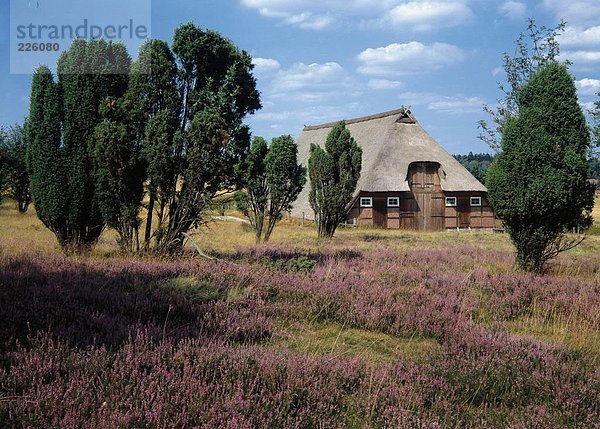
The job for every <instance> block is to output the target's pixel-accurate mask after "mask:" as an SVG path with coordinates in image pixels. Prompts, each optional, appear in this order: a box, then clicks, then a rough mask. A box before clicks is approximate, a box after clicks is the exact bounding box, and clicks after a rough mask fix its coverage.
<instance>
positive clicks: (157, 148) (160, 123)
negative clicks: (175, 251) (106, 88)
mask: <svg viewBox="0 0 600 429" xmlns="http://www.w3.org/2000/svg"><path fill="white" fill-rule="evenodd" d="M177 73H178V70H177V64H176V62H175V57H174V54H173V52H172V51H171V48H170V47H169V45H168V44H167V43H166V42H164V41H162V40H149V41H147V42H145V43H144V44H143V45H142V47H141V48H140V53H139V56H138V59H137V60H136V61H135V62H134V63H133V65H132V68H131V77H130V80H129V86H128V89H127V93H126V94H125V97H124V100H123V107H124V110H126V111H127V112H128V113H129V121H130V123H131V125H132V126H133V132H134V136H133V138H134V140H135V141H136V143H137V144H138V145H141V147H142V155H143V158H144V161H145V163H146V165H147V191H148V196H149V202H148V206H147V211H146V229H145V233H144V241H145V246H146V248H147V247H148V246H149V245H150V240H151V238H152V224H153V221H154V212H155V207H156V204H157V203H158V215H159V218H158V223H159V224H162V223H163V218H164V212H165V207H166V205H167V204H168V202H169V199H170V197H171V196H172V194H173V193H174V192H175V190H174V189H175V185H176V183H177V173H176V172H175V169H174V168H175V160H174V159H173V158H174V156H173V155H174V147H173V139H174V136H175V132H176V131H177V130H178V129H179V128H180V115H181V108H182V107H181V96H180V93H179V89H178V82H177Z"/></svg>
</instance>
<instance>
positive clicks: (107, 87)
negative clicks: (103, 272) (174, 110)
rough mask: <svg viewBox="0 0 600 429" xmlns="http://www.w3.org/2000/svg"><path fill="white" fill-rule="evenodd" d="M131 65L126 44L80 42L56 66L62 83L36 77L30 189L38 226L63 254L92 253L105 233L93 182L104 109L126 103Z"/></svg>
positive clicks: (43, 73)
mask: <svg viewBox="0 0 600 429" xmlns="http://www.w3.org/2000/svg"><path fill="white" fill-rule="evenodd" d="M130 63H131V60H130V58H129V56H128V55H127V51H126V50H125V46H124V45H122V44H113V43H106V42H104V41H102V40H94V41H91V42H86V41H84V40H75V41H74V42H73V44H72V45H71V47H70V48H69V49H68V50H67V51H65V52H64V53H63V54H62V55H61V57H60V58H59V60H58V63H57V71H58V83H55V82H54V78H53V76H52V75H51V73H50V71H49V70H48V69H47V67H42V68H40V69H39V70H38V71H37V72H36V76H34V77H35V79H34V82H33V83H32V97H31V106H30V114H29V122H30V123H29V124H28V127H27V129H28V138H27V140H28V142H29V144H30V150H29V154H28V159H29V165H30V185H31V192H32V195H33V199H34V202H35V205H36V210H37V212H38V215H39V216H40V219H42V221H43V222H44V223H45V224H46V225H47V226H48V227H49V228H50V229H51V230H53V231H54V233H55V234H56V235H57V238H58V241H59V243H60V245H61V247H62V248H63V249H64V250H65V251H77V252H80V251H88V250H90V249H91V247H92V245H93V244H94V243H95V242H96V241H97V240H98V238H99V237H100V234H101V233H102V231H103V229H104V225H105V223H104V219H103V217H102V213H101V210H100V207H99V201H98V198H97V195H96V187H95V183H94V177H95V163H94V161H93V152H94V147H95V139H94V132H95V128H96V126H97V125H98V123H99V122H100V120H101V119H102V118H101V116H100V109H99V108H100V105H101V103H103V102H105V100H106V99H107V97H113V98H115V99H117V98H119V97H121V96H122V95H123V94H124V92H125V89H126V88H127V82H128V72H129V68H130Z"/></svg>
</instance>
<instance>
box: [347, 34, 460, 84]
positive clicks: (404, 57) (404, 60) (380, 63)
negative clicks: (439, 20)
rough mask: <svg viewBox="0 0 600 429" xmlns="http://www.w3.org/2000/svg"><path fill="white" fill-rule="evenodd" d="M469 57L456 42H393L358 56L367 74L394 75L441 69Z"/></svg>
mask: <svg viewBox="0 0 600 429" xmlns="http://www.w3.org/2000/svg"><path fill="white" fill-rule="evenodd" d="M465 58H466V55H465V53H464V52H463V51H462V50H461V49H460V48H458V47H456V46H454V45H449V44H447V43H434V44H432V45H424V44H422V43H420V42H414V41H413V42H409V43H402V44H398V43H393V44H391V45H388V46H385V47H381V48H369V49H366V50H364V51H363V52H361V53H360V54H359V55H358V61H359V62H360V63H362V65H361V66H360V67H359V68H358V72H359V73H362V74H366V75H378V76H394V75H402V74H409V73H415V72H426V71H428V70H435V69H440V68H442V67H444V66H448V65H451V64H455V63H457V62H460V61H462V60H464V59H465Z"/></svg>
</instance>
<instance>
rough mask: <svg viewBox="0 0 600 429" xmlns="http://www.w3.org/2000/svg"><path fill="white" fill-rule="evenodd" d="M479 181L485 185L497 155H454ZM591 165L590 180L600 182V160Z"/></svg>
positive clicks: (589, 160)
mask: <svg viewBox="0 0 600 429" xmlns="http://www.w3.org/2000/svg"><path fill="white" fill-rule="evenodd" d="M453 156H454V158H455V159H456V160H457V161H458V162H460V163H461V164H462V166H463V167H465V168H466V169H467V170H469V172H470V173H471V174H472V175H473V176H475V178H476V179H477V180H479V181H480V182H481V183H483V184H485V176H486V175H487V170H488V167H489V166H490V164H491V163H492V162H493V161H494V158H495V157H496V155H495V154H494V155H492V154H489V153H475V154H474V153H473V152H469V154H468V155H453ZM588 162H589V164H590V177H589V178H590V179H597V180H600V158H598V157H596V156H594V157H591V158H589V159H588Z"/></svg>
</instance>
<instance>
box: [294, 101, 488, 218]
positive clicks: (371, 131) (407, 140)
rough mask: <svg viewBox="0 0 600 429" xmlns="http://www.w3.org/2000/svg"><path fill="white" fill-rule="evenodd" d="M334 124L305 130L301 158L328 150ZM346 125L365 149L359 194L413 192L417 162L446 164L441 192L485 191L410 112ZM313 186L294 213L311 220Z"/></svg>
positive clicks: (304, 161) (300, 144)
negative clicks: (411, 177)
mask: <svg viewBox="0 0 600 429" xmlns="http://www.w3.org/2000/svg"><path fill="white" fill-rule="evenodd" d="M334 125H335V123H334V122H332V123H328V124H323V125H317V126H309V127H305V128H304V130H303V131H302V134H301V135H300V137H299V138H298V140H297V144H298V159H299V161H300V162H301V163H302V164H303V165H305V166H306V165H308V156H309V151H310V145H311V143H316V144H318V145H320V146H325V140H326V139H327V134H328V133H329V131H331V128H332V127H333V126H334ZM346 127H347V128H348V130H350V134H351V135H352V137H354V139H355V140H356V142H357V143H358V144H359V145H360V146H361V147H362V150H363V159H362V172H361V177H360V179H359V181H358V185H357V187H356V188H357V191H356V194H355V195H358V193H359V192H360V191H365V192H399V191H410V188H409V185H408V181H407V175H408V167H409V165H410V164H411V163H413V162H419V161H421V162H423V161H430V162H437V163H439V164H440V165H441V169H440V179H441V183H442V189H443V190H444V191H448V192H456V191H484V192H485V191H486V188H485V187H484V186H483V185H482V184H481V183H480V182H479V181H478V180H477V179H475V177H473V175H472V174H471V173H469V172H468V171H467V170H466V169H465V168H464V167H463V166H462V165H461V164H460V163H459V162H458V161H457V160H456V159H454V157H453V156H452V155H450V154H449V153H448V152H447V151H446V150H445V149H444V148H443V147H442V146H441V145H440V144H439V143H438V142H436V141H435V140H434V139H433V138H432V137H431V136H430V135H429V134H428V133H427V132H426V131H425V130H424V129H423V127H421V125H419V123H418V122H417V121H416V119H415V118H414V116H413V114H412V113H411V111H410V110H408V109H406V108H404V107H402V108H400V109H398V110H393V111H390V112H384V113H379V114H377V115H372V116H365V117H362V118H357V119H351V120H347V121H346ZM309 189H310V184H308V183H307V184H306V186H305V187H304V189H303V190H302V192H301V193H300V195H299V196H298V199H297V200H296V202H295V203H294V208H293V210H292V215H294V216H302V214H303V213H304V214H305V216H306V217H307V218H310V219H312V218H313V217H314V213H313V211H312V209H311V207H310V204H309V203H308V191H309Z"/></svg>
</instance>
